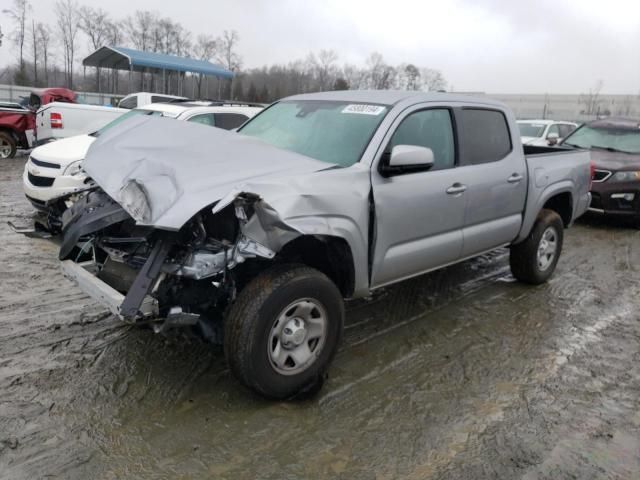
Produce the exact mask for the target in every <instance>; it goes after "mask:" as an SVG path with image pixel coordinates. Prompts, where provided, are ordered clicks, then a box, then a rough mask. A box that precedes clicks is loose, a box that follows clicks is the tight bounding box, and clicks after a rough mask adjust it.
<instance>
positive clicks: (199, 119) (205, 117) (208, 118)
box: [187, 113, 216, 127]
mask: <svg viewBox="0 0 640 480" xmlns="http://www.w3.org/2000/svg"><path fill="white" fill-rule="evenodd" d="M187 122H193V123H201V124H203V125H208V126H210V127H215V126H216V124H215V120H214V118H213V113H203V114H200V115H194V116H193V117H190V118H189V119H188V120H187Z"/></svg>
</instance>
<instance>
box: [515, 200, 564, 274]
mask: <svg viewBox="0 0 640 480" xmlns="http://www.w3.org/2000/svg"><path fill="white" fill-rule="evenodd" d="M563 233H564V224H563V223H562V219H561V218H560V215H558V214H557V213H556V212H554V211H553V210H546V209H543V210H542V211H540V213H539V214H538V218H537V219H536V222H535V224H534V225H533V228H532V230H531V233H530V234H529V236H528V237H527V238H526V240H524V241H523V242H521V243H519V244H517V245H513V246H512V247H511V254H510V256H509V263H510V265H511V273H512V274H513V276H514V277H516V278H517V279H518V280H520V281H521V282H524V283H530V284H533V285H538V284H540V283H544V282H546V281H547V280H548V279H549V277H551V275H553V272H554V270H555V269H556V265H557V263H558V259H559V258H560V252H561V251H562V240H563Z"/></svg>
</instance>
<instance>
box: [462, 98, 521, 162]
mask: <svg viewBox="0 0 640 480" xmlns="http://www.w3.org/2000/svg"><path fill="white" fill-rule="evenodd" d="M456 122H457V126H458V142H459V145H460V160H461V161H460V163H461V164H462V165H480V164H483V163H490V162H498V161H500V160H502V159H503V158H505V157H506V156H507V155H509V153H511V151H512V150H513V143H512V141H511V133H510V131H509V124H508V122H507V119H506V117H505V115H504V113H503V112H501V111H500V110H493V109H489V108H479V107H478V108H476V107H465V108H462V109H460V110H457V111H456Z"/></svg>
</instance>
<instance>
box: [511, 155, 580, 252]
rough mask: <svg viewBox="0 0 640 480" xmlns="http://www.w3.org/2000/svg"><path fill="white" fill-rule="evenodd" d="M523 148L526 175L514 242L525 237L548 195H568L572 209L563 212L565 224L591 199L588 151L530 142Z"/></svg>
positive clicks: (573, 218)
mask: <svg viewBox="0 0 640 480" xmlns="http://www.w3.org/2000/svg"><path fill="white" fill-rule="evenodd" d="M523 148H524V154H525V159H526V162H527V170H528V172H529V178H528V188H527V202H526V206H525V212H524V216H523V225H522V230H521V234H520V237H519V238H518V239H517V240H516V242H517V241H521V240H524V238H526V235H527V234H528V232H529V231H531V227H532V226H533V223H534V222H535V220H536V216H537V214H538V212H539V211H540V209H542V208H543V207H544V205H545V203H546V201H547V199H549V198H550V197H551V196H553V195H557V194H565V195H571V197H572V198H571V200H572V202H571V203H572V205H573V211H572V212H567V214H568V215H567V218H566V219H565V224H566V226H569V225H570V224H571V223H572V222H573V220H575V219H576V218H578V217H580V216H581V215H582V214H583V213H585V212H586V211H587V208H589V204H590V203H591V194H590V193H589V189H590V185H591V173H590V168H589V165H590V164H591V154H590V152H589V151H588V150H577V149H573V148H566V147H543V146H540V147H539V146H533V145H524V146H523ZM571 192H576V193H574V194H572V193H571ZM574 196H577V198H573V197H574ZM532 199H536V201H531V200H532ZM567 219H568V221H567Z"/></svg>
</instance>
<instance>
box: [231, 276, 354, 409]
mask: <svg viewBox="0 0 640 480" xmlns="http://www.w3.org/2000/svg"><path fill="white" fill-rule="evenodd" d="M343 324H344V303H343V301H342V295H341V294H340V291H339V290H338V288H337V287H336V285H335V284H334V283H333V282H332V281H331V280H329V278H328V277H327V276H326V275H324V274H323V273H321V272H319V271H317V270H315V269H313V268H309V267H306V266H301V265H278V266H274V267H272V268H270V269H268V270H265V271H264V272H262V273H261V274H259V275H258V276H257V277H256V278H254V279H253V280H252V281H251V282H250V283H249V284H248V285H247V286H246V287H245V288H244V289H243V290H242V291H241V292H240V294H239V295H238V298H237V299H236V301H235V303H234V304H233V305H232V306H231V308H230V309H229V312H228V315H227V317H226V319H225V325H224V351H225V356H226V358H227V362H228V364H229V367H230V368H231V371H232V372H233V374H234V375H235V376H236V377H237V378H238V379H239V380H240V382H242V383H243V384H244V385H246V386H247V387H249V388H250V389H252V390H254V391H256V392H257V393H259V394H261V395H263V396H265V397H269V398H275V399H287V398H292V397H295V396H297V395H303V394H305V393H310V392H315V391H317V390H319V389H320V387H321V386H322V383H323V381H324V378H325V375H326V371H327V368H328V367H329V364H330V363H331V360H332V359H333V357H334V355H335V353H336V350H337V348H338V344H339V342H340V338H341V336H342V328H343Z"/></svg>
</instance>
